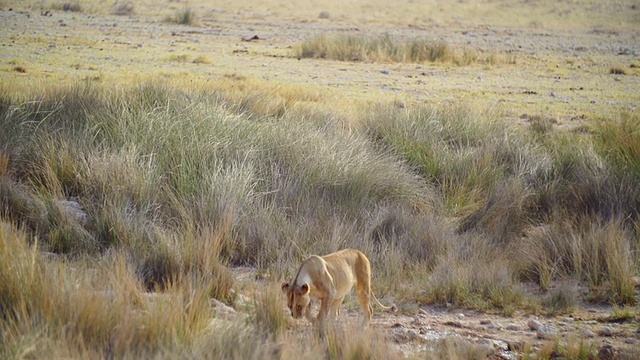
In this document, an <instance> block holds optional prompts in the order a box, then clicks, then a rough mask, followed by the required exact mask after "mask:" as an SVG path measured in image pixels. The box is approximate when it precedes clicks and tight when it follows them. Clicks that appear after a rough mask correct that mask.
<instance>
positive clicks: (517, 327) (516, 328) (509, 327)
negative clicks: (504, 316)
mask: <svg viewBox="0 0 640 360" xmlns="http://www.w3.org/2000/svg"><path fill="white" fill-rule="evenodd" d="M506 329H507V330H509V331H518V330H520V327H519V326H518V325H516V324H510V325H507V327H506Z"/></svg>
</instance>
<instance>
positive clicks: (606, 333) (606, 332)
mask: <svg viewBox="0 0 640 360" xmlns="http://www.w3.org/2000/svg"><path fill="white" fill-rule="evenodd" d="M612 335H613V329H612V328H610V327H608V326H605V327H603V328H602V329H600V336H606V337H609V336H612Z"/></svg>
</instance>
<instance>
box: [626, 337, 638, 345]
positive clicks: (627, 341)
mask: <svg viewBox="0 0 640 360" xmlns="http://www.w3.org/2000/svg"><path fill="white" fill-rule="evenodd" d="M624 342H625V343H626V344H629V345H631V344H635V343H636V339H634V338H626V339H624Z"/></svg>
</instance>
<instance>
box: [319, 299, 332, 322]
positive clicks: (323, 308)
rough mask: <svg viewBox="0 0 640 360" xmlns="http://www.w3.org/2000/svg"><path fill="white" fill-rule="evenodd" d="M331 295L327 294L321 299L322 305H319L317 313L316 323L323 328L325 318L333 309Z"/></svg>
mask: <svg viewBox="0 0 640 360" xmlns="http://www.w3.org/2000/svg"><path fill="white" fill-rule="evenodd" d="M333 300H334V299H333V295H332V294H328V295H327V296H326V297H325V298H324V299H322V305H320V312H319V313H318V319H317V321H318V325H320V327H322V328H324V327H325V325H326V323H327V318H328V317H329V313H330V312H331V310H332V309H333V306H332V305H333Z"/></svg>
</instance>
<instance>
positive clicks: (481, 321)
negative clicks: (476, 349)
mask: <svg viewBox="0 0 640 360" xmlns="http://www.w3.org/2000/svg"><path fill="white" fill-rule="evenodd" d="M480 325H491V320H489V319H485V320H480Z"/></svg>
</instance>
